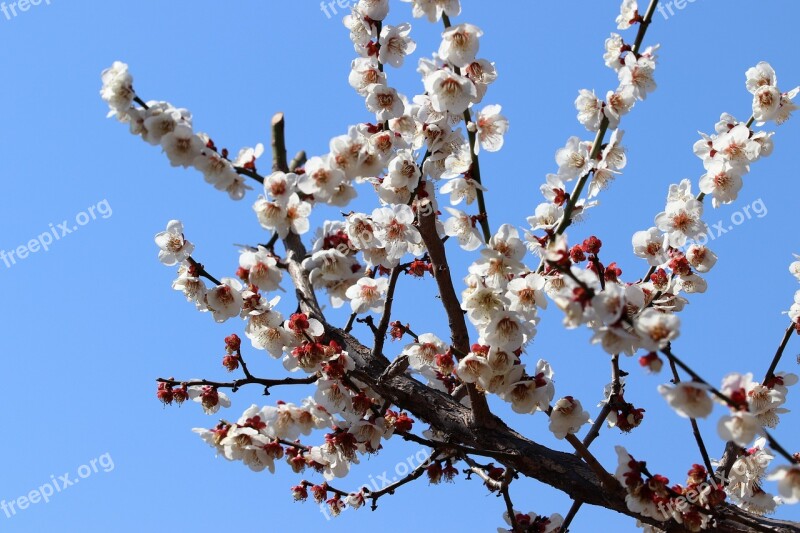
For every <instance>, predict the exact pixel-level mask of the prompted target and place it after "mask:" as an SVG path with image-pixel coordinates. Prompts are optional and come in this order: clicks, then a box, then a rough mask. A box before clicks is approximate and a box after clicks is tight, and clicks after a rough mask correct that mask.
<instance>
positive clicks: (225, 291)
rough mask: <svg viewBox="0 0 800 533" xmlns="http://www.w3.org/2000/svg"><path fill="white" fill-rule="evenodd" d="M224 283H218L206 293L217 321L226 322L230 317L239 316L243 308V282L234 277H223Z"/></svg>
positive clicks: (209, 305) (210, 308)
mask: <svg viewBox="0 0 800 533" xmlns="http://www.w3.org/2000/svg"><path fill="white" fill-rule="evenodd" d="M220 281H221V282H222V285H217V286H216V287H214V288H213V289H211V290H210V291H208V294H207V295H206V304H208V309H209V310H210V311H211V313H212V314H213V315H214V320H215V321H217V322H225V321H226V320H228V319H229V318H233V317H235V316H239V313H240V312H241V310H242V304H243V299H242V292H241V291H242V284H241V283H239V281H238V280H236V279H233V278H222V279H221V280H220Z"/></svg>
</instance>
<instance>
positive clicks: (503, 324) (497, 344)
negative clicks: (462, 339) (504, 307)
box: [481, 311, 536, 352]
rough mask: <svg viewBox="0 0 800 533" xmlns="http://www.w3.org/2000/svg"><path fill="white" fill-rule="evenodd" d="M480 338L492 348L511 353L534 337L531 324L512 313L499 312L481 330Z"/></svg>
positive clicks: (534, 328)
mask: <svg viewBox="0 0 800 533" xmlns="http://www.w3.org/2000/svg"><path fill="white" fill-rule="evenodd" d="M481 333H482V335H481V338H482V339H483V340H484V341H485V344H488V345H489V346H491V347H492V348H497V349H498V350H505V351H507V352H513V351H515V350H518V349H519V348H521V347H522V346H523V345H525V344H526V343H527V342H529V341H530V340H531V339H533V337H534V336H535V335H536V327H535V326H534V323H533V322H529V321H527V320H525V318H524V317H522V316H521V315H519V314H517V313H514V312H512V311H501V312H498V313H495V314H494V315H493V316H492V317H491V321H490V322H489V323H488V324H487V325H486V326H485V327H484V328H483V329H482V331H481Z"/></svg>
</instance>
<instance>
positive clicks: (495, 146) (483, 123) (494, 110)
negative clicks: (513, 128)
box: [475, 105, 508, 154]
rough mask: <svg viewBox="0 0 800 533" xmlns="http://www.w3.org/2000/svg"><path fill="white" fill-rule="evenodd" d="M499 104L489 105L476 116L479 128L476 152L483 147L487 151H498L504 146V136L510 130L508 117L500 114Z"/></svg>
mask: <svg viewBox="0 0 800 533" xmlns="http://www.w3.org/2000/svg"><path fill="white" fill-rule="evenodd" d="M501 110H502V108H501V107H500V106H499V105H487V106H486V107H484V108H483V109H482V110H481V111H480V112H479V113H478V116H477V118H476V122H475V124H476V126H477V128H478V132H477V134H478V141H479V143H476V144H475V153H476V154H477V153H478V152H479V151H480V147H483V149H484V150H486V151H487V152H497V151H499V150H500V149H501V148H502V147H503V140H504V139H503V136H504V135H505V134H506V132H507V131H508V119H507V118H506V117H504V116H503V115H501V114H500V111H501Z"/></svg>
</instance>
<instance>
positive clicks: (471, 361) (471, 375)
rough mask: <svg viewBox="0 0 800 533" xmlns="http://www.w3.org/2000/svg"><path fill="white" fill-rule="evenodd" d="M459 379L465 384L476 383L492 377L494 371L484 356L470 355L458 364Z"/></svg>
mask: <svg viewBox="0 0 800 533" xmlns="http://www.w3.org/2000/svg"><path fill="white" fill-rule="evenodd" d="M457 373H458V377H459V378H461V381H463V382H464V383H476V382H478V381H485V380H487V379H489V378H491V377H492V369H491V367H490V366H489V363H488V361H487V360H486V357H484V356H483V355H482V354H475V353H470V354H469V355H467V356H466V357H463V358H462V359H461V360H460V361H459V362H458V370H457Z"/></svg>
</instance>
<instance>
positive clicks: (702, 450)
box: [669, 359, 714, 477]
mask: <svg viewBox="0 0 800 533" xmlns="http://www.w3.org/2000/svg"><path fill="white" fill-rule="evenodd" d="M669 367H670V368H671V369H672V379H673V383H675V384H676V385H677V384H678V383H680V382H681V377H680V374H678V367H677V366H675V361H674V360H673V359H670V360H669ZM689 422H691V424H692V433H693V434H694V440H695V441H696V442H697V447H698V448H699V449H700V455H701V456H703V464H705V466H706V470H708V475H709V477H710V476H713V475H714V474H713V472H714V467H713V466H712V465H711V458H710V457H709V456H708V450H707V449H706V443H705V442H703V436H702V435H701V434H700V427H699V426H698V425H697V420H695V419H694V418H691V417H689Z"/></svg>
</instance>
